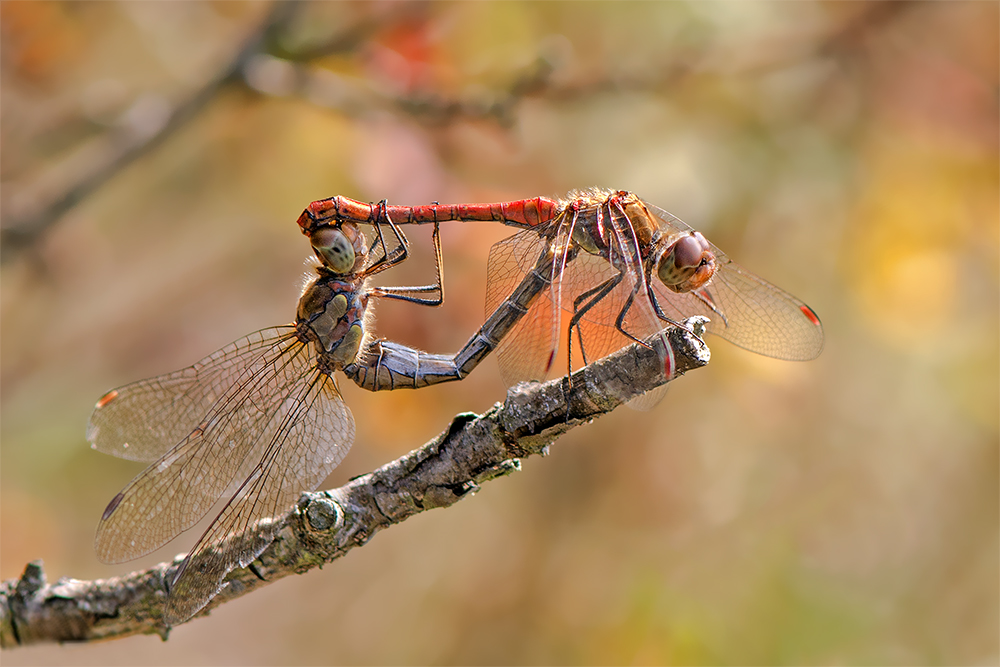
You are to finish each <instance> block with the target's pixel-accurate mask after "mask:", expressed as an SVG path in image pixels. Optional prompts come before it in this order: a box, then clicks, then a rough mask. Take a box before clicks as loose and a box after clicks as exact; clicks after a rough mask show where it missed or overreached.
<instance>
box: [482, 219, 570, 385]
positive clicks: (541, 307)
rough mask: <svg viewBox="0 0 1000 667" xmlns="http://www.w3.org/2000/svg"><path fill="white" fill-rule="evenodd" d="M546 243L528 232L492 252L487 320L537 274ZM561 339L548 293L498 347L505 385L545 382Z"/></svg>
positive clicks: (535, 234)
mask: <svg viewBox="0 0 1000 667" xmlns="http://www.w3.org/2000/svg"><path fill="white" fill-rule="evenodd" d="M547 243H548V241H547V239H545V238H544V237H541V236H539V235H538V234H537V233H536V232H534V231H532V230H525V231H523V232H519V233H517V234H515V235H514V236H511V237H509V238H506V239H504V240H502V241H499V242H498V243H496V244H494V245H493V247H492V248H490V257H489V261H488V263H487V270H486V272H487V282H486V285H487V286H486V315H487V317H488V316H489V315H490V314H491V313H492V312H493V311H494V310H496V308H497V307H498V306H499V305H500V304H501V303H502V302H503V301H504V300H505V299H507V298H508V297H509V296H510V294H511V293H512V292H513V291H514V290H515V289H516V288H517V286H518V285H519V284H520V283H521V281H522V280H523V279H524V277H525V276H527V275H528V274H529V273H530V272H531V271H533V270H535V268H536V264H537V262H538V260H539V258H540V257H541V256H542V254H543V253H544V251H545V249H546V244H547ZM553 318H556V319H553ZM558 335H559V322H558V313H556V312H554V309H553V306H552V295H551V291H550V290H548V289H545V290H542V292H541V293H540V294H539V295H538V296H537V297H535V299H534V300H533V301H532V302H531V304H530V305H529V306H528V311H527V312H526V313H525V314H524V316H522V317H521V319H520V320H518V322H517V323H516V324H515V325H514V326H513V327H512V328H511V330H510V331H509V332H507V335H506V336H504V337H503V338H501V339H500V342H499V344H498V345H497V348H496V355H497V360H498V362H499V364H500V376H501V377H502V378H503V381H504V384H506V385H507V386H508V387H512V386H514V385H515V384H517V383H518V382H524V381H530V380H542V379H544V378H545V374H546V373H547V372H548V369H549V367H550V366H551V365H552V360H553V358H554V357H555V354H556V350H557V349H558V346H559V338H558Z"/></svg>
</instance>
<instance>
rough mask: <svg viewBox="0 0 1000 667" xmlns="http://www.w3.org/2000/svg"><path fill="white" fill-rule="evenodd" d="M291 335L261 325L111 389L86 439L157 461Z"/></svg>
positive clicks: (100, 403) (292, 332)
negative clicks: (176, 365) (190, 359)
mask: <svg viewBox="0 0 1000 667" xmlns="http://www.w3.org/2000/svg"><path fill="white" fill-rule="evenodd" d="M294 337H295V328H294V327H290V326H287V327H273V328H270V329H264V330H261V331H258V332H256V333H253V334H250V335H249V336H246V337H244V338H241V339H240V340H238V341H235V342H233V343H230V344H229V345H227V346H226V347H224V348H222V349H220V350H217V351H216V352H213V353H212V354H210V355H209V356H207V357H205V358H204V359H202V360H201V361H199V362H197V363H195V364H193V365H191V366H188V367H187V368H183V369H181V370H179V371H175V372H173V373H167V374H165V375H159V376H157V377H154V378H149V379H147V380H140V381H138V382H133V383H131V384H127V385H125V386H123V387H119V388H118V389H114V390H112V391H110V392H108V393H107V394H105V395H104V397H103V398H101V400H100V401H98V403H97V407H96V408H94V412H93V414H92V415H91V417H90V423H89V424H88V425H87V440H89V441H90V443H91V446H92V447H93V448H94V449H96V450H97V451H99V452H103V453H105V454H111V455H113V456H117V457H119V458H123V459H128V460H131V461H155V460H157V459H158V458H160V457H161V456H163V455H164V454H166V453H167V452H168V451H169V450H170V449H171V448H173V447H174V446H176V445H177V444H178V443H180V442H181V441H182V440H184V439H185V438H186V437H187V436H188V435H189V434H191V432H192V431H193V430H194V429H195V428H196V427H197V426H198V424H199V423H200V422H201V421H202V420H203V419H204V417H205V415H207V414H208V413H209V411H210V410H211V409H212V406H213V405H214V404H215V403H216V402H217V401H218V400H219V399H221V398H222V397H223V396H224V395H225V394H226V391H227V390H228V388H229V387H231V386H233V385H234V384H235V383H238V382H240V381H241V378H242V377H244V376H245V375H246V373H247V372H249V371H251V370H252V369H254V368H256V367H257V364H258V362H259V360H260V359H263V358H266V357H267V356H268V355H270V354H272V353H273V350H274V349H275V348H276V347H280V346H282V345H284V344H286V343H287V341H288V340H290V339H294Z"/></svg>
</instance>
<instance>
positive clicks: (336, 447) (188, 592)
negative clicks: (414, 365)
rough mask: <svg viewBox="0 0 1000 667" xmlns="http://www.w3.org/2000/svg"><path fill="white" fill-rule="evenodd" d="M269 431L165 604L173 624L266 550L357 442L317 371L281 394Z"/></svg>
mask: <svg viewBox="0 0 1000 667" xmlns="http://www.w3.org/2000/svg"><path fill="white" fill-rule="evenodd" d="M267 434H268V439H267V440H266V446H265V447H264V448H263V450H262V451H260V452H259V456H258V457H257V458H256V460H255V461H254V466H253V468H252V470H251V471H250V473H249V475H248V476H247V478H246V480H245V481H244V482H243V484H242V485H241V486H240V487H239V489H237V491H236V493H235V495H233V497H232V498H230V499H229V501H228V502H227V503H226V506H225V507H224V508H223V509H222V512H221V513H220V514H219V515H218V516H217V517H216V519H215V521H214V522H213V523H212V525H211V526H210V527H209V528H208V530H207V531H206V532H205V534H204V535H202V537H201V539H200V540H199V541H198V544H197V545H196V546H195V547H194V549H192V550H191V555H190V556H189V557H188V560H187V561H186V562H185V564H184V565H183V566H182V567H181V570H180V571H179V572H178V575H177V578H176V579H175V580H174V582H173V586H172V587H171V590H170V596H169V599H168V601H167V611H166V620H167V622H168V623H169V624H176V623H179V622H181V621H184V620H186V619H188V618H190V617H191V616H193V615H194V614H195V613H197V612H198V610H200V609H201V608H202V607H204V606H205V605H206V604H207V603H208V601H209V600H211V599H212V598H213V597H214V596H215V595H216V593H218V592H219V591H220V590H221V589H222V587H223V585H224V584H223V582H224V579H225V577H226V575H227V574H228V573H229V572H230V571H232V570H233V569H235V568H237V567H245V566H247V565H249V564H250V563H251V562H252V561H253V560H254V559H255V558H257V556H259V555H260V554H261V552H263V551H264V549H266V548H267V546H268V545H269V544H270V543H271V542H272V541H273V540H274V537H275V536H276V534H277V531H278V530H280V528H281V526H282V523H283V522H282V519H283V518H284V517H285V515H287V514H288V512H289V511H290V510H291V509H292V508H293V507H294V506H295V503H296V501H297V500H298V499H299V497H300V496H301V495H302V493H303V492H304V491H312V490H314V489H315V488H316V487H318V486H319V485H320V483H321V482H322V481H323V480H324V479H325V478H326V477H327V475H329V474H330V472H331V471H332V470H333V469H334V468H336V467H337V465H338V464H339V463H340V461H341V460H342V459H343V458H344V456H345V455H346V453H347V451H348V449H349V448H350V446H351V444H352V443H353V441H354V418H353V417H352V416H351V412H350V410H349V409H348V407H347V405H345V404H344V401H343V399H342V398H341V396H340V392H339V391H338V390H337V386H336V383H335V382H334V380H333V378H332V377H331V376H329V375H327V374H326V373H324V372H321V371H318V370H314V371H312V372H310V373H307V374H304V375H299V376H298V378H296V379H295V381H294V382H292V383H291V384H290V385H289V386H288V388H287V391H285V392H283V394H282V396H281V400H280V402H279V403H278V410H277V411H276V412H274V414H273V415H272V417H271V419H270V420H269V422H268V427H267Z"/></svg>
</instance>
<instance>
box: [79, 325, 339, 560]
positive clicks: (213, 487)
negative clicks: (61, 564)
mask: <svg viewBox="0 0 1000 667" xmlns="http://www.w3.org/2000/svg"><path fill="white" fill-rule="evenodd" d="M270 332H271V335H264V336H261V334H253V335H251V336H250V337H249V338H248V339H244V340H243V341H239V342H237V343H235V344H233V345H231V346H229V348H226V349H243V348H246V347H252V348H255V349H257V350H258V354H256V355H255V356H249V357H244V358H243V365H242V367H241V370H240V371H239V372H237V371H235V370H234V371H232V373H231V377H232V383H231V384H230V385H229V386H228V387H224V388H223V387H219V389H220V390H221V393H220V394H219V396H218V398H217V399H216V400H215V402H214V403H213V404H212V405H211V406H210V407H209V409H208V411H207V413H206V414H204V415H203V416H202V418H201V421H200V422H199V423H198V424H197V425H196V426H195V427H194V428H193V429H192V430H191V431H190V432H189V433H188V435H186V436H185V437H184V438H183V439H182V440H181V441H180V442H179V443H178V444H177V445H176V446H174V447H173V448H171V449H170V450H168V451H167V452H166V453H165V454H164V455H163V456H161V457H160V459H158V460H157V461H155V462H154V463H152V464H151V465H150V466H149V467H148V468H146V470H144V471H143V472H141V473H140V474H139V475H138V476H137V477H136V478H135V479H133V480H132V481H131V482H130V483H129V484H128V486H126V487H125V489H124V490H122V492H121V493H119V494H118V495H117V496H116V497H115V498H114V499H113V500H112V501H111V504H109V505H108V508H107V509H106V510H105V512H104V516H103V517H102V519H101V522H100V524H99V525H98V527H97V536H96V539H95V545H94V546H95V549H96V551H97V554H98V557H99V558H100V559H101V560H102V561H104V562H123V561H127V560H131V559H133V558H138V557H139V556H142V555H144V554H147V553H149V552H151V551H153V550H155V549H157V548H159V547H160V546H162V545H163V544H166V543H167V542H168V541H170V540H171V539H173V538H174V537H176V536H177V535H178V534H179V533H181V532H182V531H184V530H187V529H188V528H190V527H191V526H193V525H194V524H195V523H197V522H198V521H199V520H200V519H201V518H202V517H204V516H205V514H206V513H207V512H208V511H209V509H211V507H212V505H214V504H215V503H216V502H217V501H218V500H219V499H220V498H221V497H222V496H223V495H224V494H225V492H226V490H227V489H231V488H233V487H234V485H235V484H238V483H240V482H242V481H243V480H244V479H246V478H248V477H249V476H250V474H251V472H252V471H253V470H254V469H255V467H256V466H257V465H258V464H259V461H260V460H261V456H262V452H264V451H265V450H266V449H267V448H268V447H270V446H272V443H278V444H280V443H282V442H284V440H285V439H286V438H287V437H288V436H289V434H290V432H291V431H290V426H288V425H286V424H285V421H284V415H285V414H286V413H288V412H290V411H292V410H293V409H295V408H296V406H297V405H298V401H300V398H299V397H300V396H301V395H302V390H301V386H302V384H303V383H304V382H307V381H311V379H312V378H313V376H315V374H316V373H317V371H316V359H315V352H314V350H313V347H312V346H310V345H305V344H303V343H301V342H299V341H298V339H297V338H296V337H295V336H294V335H291V336H289V335H287V330H284V329H275V330H270ZM264 341H267V344H265V343H264ZM337 402H338V403H340V401H339V397H338V399H337ZM343 410H344V411H346V408H343ZM340 430H341V431H343V430H344V429H340ZM349 445H350V441H346V442H345V441H343V440H337V441H335V442H334V443H333V444H332V445H331V446H333V447H338V448H342V449H343V450H344V451H346V449H347V447H349ZM331 456H332V455H331V454H329V453H326V452H324V453H323V454H322V456H321V457H320V460H317V461H315V462H314V465H316V466H317V467H318V466H321V465H322V464H323V463H324V461H325V460H326V459H327V458H330V457H331ZM341 456H342V453H341ZM333 458H337V457H333ZM338 460H339V458H338ZM293 472H294V474H297V475H298V474H302V472H301V469H296V470H295V471H293ZM301 488H304V485H303V486H301V487H300V490H301ZM265 500H266V499H265Z"/></svg>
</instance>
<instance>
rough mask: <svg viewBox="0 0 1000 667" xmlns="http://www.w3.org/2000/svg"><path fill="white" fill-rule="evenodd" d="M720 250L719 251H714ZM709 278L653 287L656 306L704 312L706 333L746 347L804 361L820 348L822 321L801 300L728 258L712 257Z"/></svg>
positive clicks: (682, 313)
mask: <svg viewBox="0 0 1000 667" xmlns="http://www.w3.org/2000/svg"><path fill="white" fill-rule="evenodd" d="M720 255H721V252H720ZM717 260H718V261H719V268H718V270H717V271H716V274H715V276H714V277H713V278H712V281H711V282H710V283H709V284H708V285H707V286H706V287H704V288H702V289H701V290H699V291H698V292H696V293H690V294H675V293H673V292H671V291H670V290H668V289H666V288H665V287H664V286H662V285H659V286H658V288H657V298H658V300H659V302H660V305H661V307H663V310H664V311H665V312H666V314H667V315H668V316H670V317H671V318H675V319H677V321H680V320H681V319H684V318H685V317H689V316H691V315H704V316H705V317H708V318H709V320H710V322H709V323H708V325H707V326H706V329H707V331H708V332H709V333H713V334H715V335H717V336H720V337H722V338H725V339H726V340H728V341H729V342H730V343H733V344H734V345H738V346H739V347H742V348H744V349H746V350H750V351H751V352H756V353H757V354H762V355H764V356H768V357H774V358H775V359H786V360H789V361H807V360H809V359H815V358H816V357H817V356H819V353H820V352H821V351H822V350H823V325H822V324H821V323H820V321H819V317H817V316H816V313H814V312H813V310H812V309H811V308H810V307H809V306H807V305H806V304H805V303H804V302H802V301H800V300H799V299H797V298H795V297H794V296H792V295H791V294H789V293H788V292H786V291H784V290H782V289H780V288H778V287H775V286H774V285H772V284H771V283H769V282H767V281H766V280H764V279H762V278H759V277H757V276H756V275H754V274H753V273H750V272H749V271H747V270H745V269H743V268H742V267H740V266H739V265H738V264H736V263H735V262H733V261H732V260H730V259H728V258H726V257H725V255H721V258H720V257H717Z"/></svg>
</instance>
